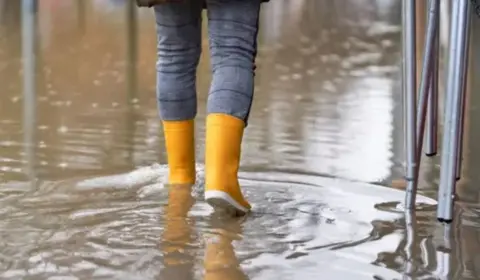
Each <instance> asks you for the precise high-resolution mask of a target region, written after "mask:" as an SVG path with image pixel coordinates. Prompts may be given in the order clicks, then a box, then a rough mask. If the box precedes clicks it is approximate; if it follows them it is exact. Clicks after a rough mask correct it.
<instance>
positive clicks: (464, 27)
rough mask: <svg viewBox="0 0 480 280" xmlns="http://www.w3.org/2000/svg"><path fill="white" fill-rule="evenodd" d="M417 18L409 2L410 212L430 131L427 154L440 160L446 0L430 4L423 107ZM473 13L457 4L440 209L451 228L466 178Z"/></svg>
mask: <svg viewBox="0 0 480 280" xmlns="http://www.w3.org/2000/svg"><path fill="white" fill-rule="evenodd" d="M415 12H416V11H415V0H403V71H404V72H403V73H404V77H403V79H404V82H403V85H404V87H403V94H404V108H405V109H404V123H405V124H404V128H405V143H406V159H407V162H406V180H407V181H408V185H407V191H406V197H405V207H406V208H407V209H412V208H414V207H415V197H416V193H417V186H418V174H419V168H420V161H421V156H422V148H423V142H424V133H425V130H426V131H427V137H426V148H425V154H426V155H427V156H434V155H436V154H437V142H438V141H437V134H438V131H437V130H438V128H437V127H438V124H437V119H438V115H437V114H438V56H439V22H440V21H439V17H440V0H430V1H429V8H428V19H427V30H426V33H425V46H424V52H423V53H424V57H423V61H422V75H421V81H420V88H419V94H418V103H417V101H416V98H417V89H416V75H417V74H416V59H415V40H416V39H415V37H416V34H415V25H416V22H415V21H416V18H415ZM471 13H472V11H471V5H470V3H469V0H452V12H451V24H450V34H449V36H450V37H449V46H448V63H447V79H446V87H445V88H446V93H445V112H444V119H445V121H444V129H443V131H444V134H443V139H442V140H443V141H442V151H441V171H440V184H439V193H438V209H437V218H438V220H439V221H440V222H446V223H449V222H451V221H452V219H453V203H454V192H455V185H456V181H457V180H458V179H459V178H460V174H461V172H460V171H461V159H462V142H463V141H462V140H463V123H464V114H465V112H464V111H465V99H466V98H465V94H466V86H467V85H466V84H467V68H468V52H469V37H470V21H471ZM427 119H428V120H427ZM425 126H426V127H425Z"/></svg>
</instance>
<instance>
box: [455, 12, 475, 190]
mask: <svg viewBox="0 0 480 280" xmlns="http://www.w3.org/2000/svg"><path fill="white" fill-rule="evenodd" d="M471 8H472V6H471V5H468V10H467V19H466V20H467V25H466V26H465V31H464V32H465V33H466V35H465V36H466V38H465V45H464V51H463V53H464V55H463V57H462V59H463V61H462V64H463V69H462V77H463V83H462V91H461V92H462V96H461V98H462V99H461V104H462V105H461V113H460V119H459V124H458V125H459V127H460V128H459V132H458V141H459V142H458V145H459V146H458V150H457V162H456V172H455V179H456V180H457V181H458V180H460V178H461V174H462V160H463V131H464V128H465V127H464V126H465V105H466V99H467V98H466V95H467V87H468V85H467V83H468V61H469V56H470V50H469V48H470V28H471V27H470V26H471V17H472V11H471Z"/></svg>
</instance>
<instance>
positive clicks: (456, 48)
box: [437, 0, 470, 222]
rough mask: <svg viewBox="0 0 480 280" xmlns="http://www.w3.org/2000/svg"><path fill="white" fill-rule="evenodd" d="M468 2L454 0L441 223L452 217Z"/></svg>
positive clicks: (442, 176)
mask: <svg viewBox="0 0 480 280" xmlns="http://www.w3.org/2000/svg"><path fill="white" fill-rule="evenodd" d="M469 6H470V4H469V1H468V0H455V1H454V2H453V7H452V26H451V34H450V46H449V62H448V70H447V71H448V72H447V73H448V76H447V86H446V90H447V94H446V103H445V104H446V111H445V124H444V131H445V132H444V135H443V147H442V159H441V170H440V186H439V194H438V196H439V197H438V209H437V218H438V220H439V221H441V222H451V221H452V217H453V193H454V189H455V183H456V180H455V177H456V176H455V175H456V170H457V169H456V163H457V151H458V148H459V137H458V136H459V132H460V125H459V120H460V119H461V113H462V112H461V107H462V94H463V93H462V88H463V83H464V79H465V78H466V77H465V75H463V76H462V74H463V71H462V70H463V69H464V64H465V63H467V62H466V61H465V60H464V55H465V50H467V49H468V46H465V44H466V43H467V33H466V29H468V28H467V26H468V25H469V24H470V22H468V19H469V18H470V17H469V16H468V13H469V12H470V9H469Z"/></svg>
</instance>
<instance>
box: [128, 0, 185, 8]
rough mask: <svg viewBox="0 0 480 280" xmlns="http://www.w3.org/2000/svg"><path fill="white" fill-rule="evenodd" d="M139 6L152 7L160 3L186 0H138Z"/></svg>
mask: <svg viewBox="0 0 480 280" xmlns="http://www.w3.org/2000/svg"><path fill="white" fill-rule="evenodd" d="M136 1H137V6H139V7H152V6H155V5H159V4H165V3H172V2H183V1H185V0H136Z"/></svg>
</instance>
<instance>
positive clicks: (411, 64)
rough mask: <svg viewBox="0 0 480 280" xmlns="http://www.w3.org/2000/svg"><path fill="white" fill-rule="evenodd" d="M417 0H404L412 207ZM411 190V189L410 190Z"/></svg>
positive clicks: (406, 123)
mask: <svg viewBox="0 0 480 280" xmlns="http://www.w3.org/2000/svg"><path fill="white" fill-rule="evenodd" d="M415 9H416V8H415V0H404V1H403V15H402V24H403V80H404V86H403V97H404V130H405V131H404V132H405V143H406V160H407V163H406V176H405V177H406V180H407V181H408V185H409V187H408V190H407V196H406V202H405V207H407V208H411V207H412V203H411V202H412V200H413V201H414V200H415V193H414V192H412V191H413V189H415V186H416V181H417V178H415V167H416V165H417V160H416V127H415V125H416V116H415V107H416V95H417V94H416V83H417V82H416V76H417V73H416V58H415V45H416V38H415ZM409 190H410V191H409Z"/></svg>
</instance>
